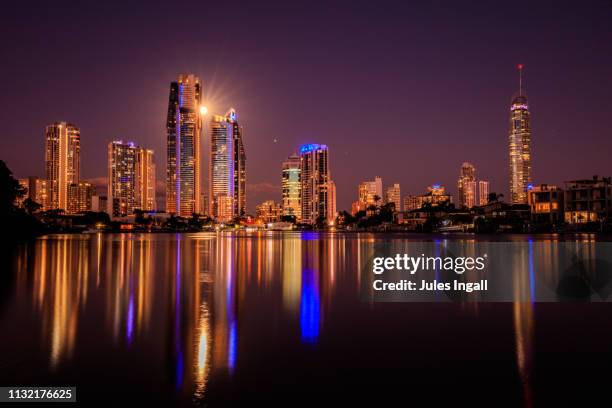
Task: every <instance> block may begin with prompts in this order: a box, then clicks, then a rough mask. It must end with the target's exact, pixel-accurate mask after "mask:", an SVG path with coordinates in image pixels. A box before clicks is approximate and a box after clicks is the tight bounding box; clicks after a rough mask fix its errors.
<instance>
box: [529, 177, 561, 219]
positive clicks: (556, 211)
mask: <svg viewBox="0 0 612 408" xmlns="http://www.w3.org/2000/svg"><path fill="white" fill-rule="evenodd" d="M527 203H528V204H529V210H530V212H531V221H533V222H535V223H549V224H552V225H556V224H559V223H562V222H563V207H564V201H563V190H562V189H560V188H559V187H557V186H553V185H550V184H540V185H538V186H533V187H532V188H530V189H529V190H527Z"/></svg>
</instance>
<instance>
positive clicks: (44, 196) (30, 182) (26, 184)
mask: <svg viewBox="0 0 612 408" xmlns="http://www.w3.org/2000/svg"><path fill="white" fill-rule="evenodd" d="M19 184H20V185H21V187H22V188H24V189H25V190H26V193H25V195H24V196H23V197H22V198H21V199H19V201H18V202H17V204H18V205H21V204H22V203H23V202H24V201H25V200H26V199H28V198H29V199H30V200H32V201H34V202H35V203H38V204H40V206H41V210H42V211H45V210H48V209H49V192H48V189H47V185H48V181H47V180H46V179H43V178H39V177H28V178H25V179H19Z"/></svg>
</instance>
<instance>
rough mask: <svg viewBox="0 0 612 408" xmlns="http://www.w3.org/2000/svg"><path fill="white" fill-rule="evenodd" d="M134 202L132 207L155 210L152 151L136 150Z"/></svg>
mask: <svg viewBox="0 0 612 408" xmlns="http://www.w3.org/2000/svg"><path fill="white" fill-rule="evenodd" d="M135 193H136V200H135V202H134V207H135V208H138V209H141V210H143V211H153V210H155V209H156V203H155V160H154V157H153V150H151V149H143V148H137V150H136V185H135Z"/></svg>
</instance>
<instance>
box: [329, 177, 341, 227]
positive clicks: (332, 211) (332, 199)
mask: <svg viewBox="0 0 612 408" xmlns="http://www.w3.org/2000/svg"><path fill="white" fill-rule="evenodd" d="M337 214H338V211H337V210H336V183H334V181H333V180H329V181H328V182H327V221H328V222H333V221H335V220H336V215H337Z"/></svg>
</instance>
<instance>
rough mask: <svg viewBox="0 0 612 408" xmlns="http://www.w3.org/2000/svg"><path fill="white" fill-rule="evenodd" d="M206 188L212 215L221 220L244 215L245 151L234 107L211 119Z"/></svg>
mask: <svg viewBox="0 0 612 408" xmlns="http://www.w3.org/2000/svg"><path fill="white" fill-rule="evenodd" d="M208 188H209V194H208V197H209V211H210V213H211V216H212V217H213V218H215V219H217V220H218V221H222V222H225V221H230V220H231V219H233V218H235V217H239V216H243V215H245V214H246V153H245V149H244V144H243V142H242V127H241V126H240V125H239V124H238V116H237V114H236V111H235V110H234V109H230V110H229V111H228V112H227V113H226V114H225V115H224V116H223V115H213V117H212V120H211V126H210V154H209V183H208Z"/></svg>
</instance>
